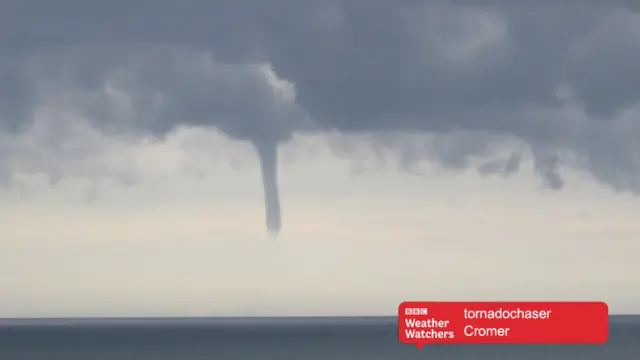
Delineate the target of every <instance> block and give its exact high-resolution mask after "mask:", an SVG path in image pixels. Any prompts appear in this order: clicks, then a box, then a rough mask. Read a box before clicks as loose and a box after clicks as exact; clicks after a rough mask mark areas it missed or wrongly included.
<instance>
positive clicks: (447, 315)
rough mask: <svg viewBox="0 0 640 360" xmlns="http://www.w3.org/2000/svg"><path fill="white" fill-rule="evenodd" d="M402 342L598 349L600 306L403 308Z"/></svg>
mask: <svg viewBox="0 0 640 360" xmlns="http://www.w3.org/2000/svg"><path fill="white" fill-rule="evenodd" d="M398 337H399V339H400V341H401V342H403V343H406V344H414V345H416V346H418V347H420V348H421V347H422V346H424V345H427V344H601V343H605V342H606V341H607V339H608V337H609V307H608V306H607V304H605V303H603V302H403V303H402V304H400V306H399V307H398Z"/></svg>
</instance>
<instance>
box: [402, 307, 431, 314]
mask: <svg viewBox="0 0 640 360" xmlns="http://www.w3.org/2000/svg"><path fill="white" fill-rule="evenodd" d="M404 314H405V315H427V314H429V309H427V308H406V309H404Z"/></svg>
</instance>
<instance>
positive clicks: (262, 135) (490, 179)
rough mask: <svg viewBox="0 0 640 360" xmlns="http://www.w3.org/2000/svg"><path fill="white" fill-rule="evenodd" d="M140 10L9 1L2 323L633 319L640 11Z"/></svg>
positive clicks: (217, 5) (1, 19)
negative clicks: (488, 309)
mask: <svg viewBox="0 0 640 360" xmlns="http://www.w3.org/2000/svg"><path fill="white" fill-rule="evenodd" d="M104 4H106V2H105V3H104ZM140 4H142V3H141V2H139V0H131V1H128V2H123V1H113V2H109V6H108V7H101V6H102V5H100V4H99V3H96V4H94V5H96V7H95V8H94V7H91V8H89V7H85V6H83V5H82V3H78V2H75V1H72V0H61V1H59V2H57V6H58V7H55V8H46V7H47V6H48V5H46V3H43V5H42V6H44V8H42V9H41V10H42V11H41V12H38V13H37V14H35V13H32V12H30V11H29V10H28V9H26V8H23V6H22V5H21V3H20V2H17V1H16V2H11V1H10V2H7V3H6V4H3V5H0V24H2V25H0V49H2V50H3V52H1V53H0V184H1V185H3V186H0V318H2V317H68V316H72V317H75V316H82V317H87V316H88V317H94V316H118V317H120V316H260V315H267V316H272V315H392V314H394V313H395V312H396V311H397V306H398V304H399V303H400V302H402V301H406V300H452V301H471V300H545V301H546V300H596V301H606V302H607V303H608V304H609V306H610V309H611V311H612V312H613V313H638V314H640V286H639V285H640V261H638V260H639V256H640V222H639V221H638V216H639V214H640V197H638V194H640V142H639V141H638V139H640V87H639V86H637V84H639V83H640V47H638V46H637V39H638V38H639V37H638V36H640V13H639V12H638V11H637V10H638V9H637V8H633V6H634V3H632V2H629V3H625V2H624V1H620V2H615V3H614V2H611V4H607V5H599V6H577V5H561V4H557V3H545V4H542V3H540V4H539V5H536V6H533V5H527V6H524V5H522V6H520V5H515V4H513V2H511V1H510V2H507V1H506V0H505V1H500V0H496V1H490V2H487V4H485V5H482V6H479V5H478V6H471V5H465V4H462V3H459V2H456V1H448V2H447V1H430V2H426V1H425V2H421V1H417V2H412V3H411V4H409V3H404V2H402V1H397V2H393V3H391V2H387V1H382V0H380V1H378V0H369V1H368V2H358V1H351V0H343V1H327V2H318V1H311V0H309V1H307V0H298V1H296V2H295V4H294V3H293V2H287V1H278V2H276V3H273V4H271V5H272V6H270V7H268V8H267V7H263V6H262V5H257V4H254V5H253V6H247V4H246V3H243V2H241V1H237V2H233V3H232V2H225V1H208V2H199V1H195V0H193V1H186V2H184V7H183V8H182V9H175V8H173V7H172V5H171V2H165V1H162V0H158V1H157V2H156V5H155V7H148V8H144V9H143V8H142V7H140V6H138V5H140ZM98 5H100V6H98ZM147 6H148V4H147ZM45 10H46V11H45ZM143 10H144V11H143ZM125 15H126V16H125ZM569 15H570V16H569ZM16 19H19V20H18V21H16ZM79 20H83V21H79ZM276 143H277V144H279V155H280V156H279V162H278V169H277V176H278V185H279V192H280V194H279V198H280V205H281V208H282V228H281V230H280V233H279V236H278V237H277V238H271V237H269V235H268V234H267V231H266V229H265V201H264V200H263V198H264V195H263V191H264V190H263V184H262V182H261V168H260V163H259V158H258V155H257V153H256V151H255V149H254V147H253V146H251V145H252V144H253V145H255V147H257V148H259V149H261V150H260V151H261V153H262V154H263V158H264V159H267V160H263V164H267V165H265V167H266V168H267V172H269V171H272V170H273V168H272V165H273V163H271V162H270V161H269V160H268V157H267V156H266V155H264V154H266V153H268V151H269V150H270V149H273V147H274V144H276ZM266 179H267V180H266V181H265V182H268V181H269V176H266ZM265 187H268V186H265ZM269 191H270V194H271V195H273V190H269ZM275 199H276V200H273V199H272V200H270V201H267V205H266V206H267V207H268V208H269V211H270V214H271V215H272V216H274V219H275V218H277V217H278V216H277V215H278V213H277V197H275ZM273 224H275V222H274V223H272V225H270V226H271V227H277V225H273Z"/></svg>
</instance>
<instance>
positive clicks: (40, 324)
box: [0, 316, 640, 360]
mask: <svg viewBox="0 0 640 360" xmlns="http://www.w3.org/2000/svg"><path fill="white" fill-rule="evenodd" d="M397 331H398V329H397V319H396V318H395V317H361V318H349V317H340V318H213V319H211V318H206V319H203V318H189V319H11V320H10V319H5V320H2V319H0V360H125V359H126V360H205V359H206V360H254V359H255V360H285V359H292V360H324V359H327V360H343V359H344V360H346V359H356V360H410V359H435V360H447V359H451V360H466V359H468V360H481V359H500V360H556V359H557V360H574V359H575V360H591V359H593V360H638V359H640V316H613V317H612V318H611V321H610V326H609V341H608V342H607V343H606V344H601V345H427V346H425V347H424V348H422V349H418V348H417V347H416V346H413V345H407V344H402V343H400V342H399V341H398V333H397Z"/></svg>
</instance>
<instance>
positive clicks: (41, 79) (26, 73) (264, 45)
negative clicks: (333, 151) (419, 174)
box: [0, 0, 640, 234]
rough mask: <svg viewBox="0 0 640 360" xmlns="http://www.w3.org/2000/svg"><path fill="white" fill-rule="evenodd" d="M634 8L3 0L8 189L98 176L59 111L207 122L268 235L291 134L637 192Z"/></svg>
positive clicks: (94, 118) (304, 0)
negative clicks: (244, 151) (253, 182)
mask: <svg viewBox="0 0 640 360" xmlns="http://www.w3.org/2000/svg"><path fill="white" fill-rule="evenodd" d="M250 3H252V4H250ZM636 3H637V2H633V1H609V2H606V3H604V2H603V3H602V4H598V5H587V4H583V3H581V2H545V1H543V2H537V3H536V4H535V5H533V4H529V3H527V4H525V3H516V2H514V1H507V0H492V1H486V2H482V4H477V3H476V2H473V3H471V2H467V1H427V0H423V1H420V0H418V1H400V0H399V1H388V0H369V1H358V0H336V1H324V2H319V1H311V0H299V1H295V2H290V1H275V2H270V3H269V5H268V6H267V5H266V4H263V3H262V2H258V3H253V2H240V1H236V2H229V1H222V0H211V1H198V0H192V1H185V2H184V3H181V5H180V8H179V9H178V8H176V7H175V4H174V2H170V1H166V0H158V1H155V2H153V3H148V2H146V1H145V2H143V1H142V0H130V1H123V0H114V1H110V2H109V3H108V4H106V3H105V4H106V5H105V4H102V5H95V4H92V5H91V6H88V5H86V4H85V3H83V2H78V1H75V0H60V1H56V3H55V5H51V4H49V3H48V2H42V3H41V4H39V9H37V10H34V9H33V8H32V7H29V6H25V5H24V1H13V0H9V1H5V2H3V5H2V6H1V11H0V24H1V25H0V49H1V50H2V51H1V52H0V80H1V81H0V149H2V152H1V153H0V179H11V178H12V177H13V175H14V174H16V173H19V172H32V173H43V172H44V173H47V174H49V175H51V176H53V177H56V178H60V177H65V176H87V177H97V176H108V174H104V169H103V168H102V167H100V166H93V167H86V166H84V167H80V166H75V165H74V164H77V163H78V162H79V160H78V159H79V158H81V157H82V156H83V154H87V153H90V152H91V151H94V149H93V147H94V144H90V145H87V147H89V148H90V150H91V151H88V150H87V149H83V148H81V147H75V148H73V149H72V148H69V147H65V146H64V144H65V141H66V140H65V139H63V138H60V137H64V136H74V135H65V134H72V133H73V132H72V131H71V132H68V131H62V132H60V131H58V132H56V131H55V128H56V126H57V125H53V124H54V123H55V124H60V121H59V119H53V120H43V116H42V114H43V113H46V114H50V113H53V112H55V113H56V114H64V115H60V117H62V118H73V119H77V118H81V119H83V121H85V122H86V123H87V124H88V125H89V126H91V128H93V129H94V130H96V131H100V132H103V133H104V134H109V135H112V134H113V133H118V135H121V134H125V135H127V137H128V138H148V137H150V136H153V137H157V138H162V137H164V136H166V135H167V134H169V133H171V132H172V131H175V130H176V129H178V128H181V127H206V128H215V129H218V130H220V131H221V132H223V133H225V134H226V135H228V136H229V137H231V138H233V139H237V140H241V141H248V142H250V143H251V144H253V145H254V146H255V148H256V150H257V152H258V156H259V159H260V166H261V171H262V180H263V185H264V192H265V196H264V197H265V209H266V223H267V227H268V229H269V231H270V232H273V233H276V234H277V233H278V232H279V231H280V228H281V218H280V201H279V199H278V186H277V149H278V145H281V144H283V143H286V141H287V140H288V139H290V138H291V137H292V136H293V135H296V134H308V133H338V134H339V135H340V136H344V137H350V136H352V135H353V136H354V137H359V136H362V138H365V139H366V140H365V143H366V145H367V146H368V147H370V149H371V150H372V151H373V152H375V151H377V150H378V149H380V148H383V149H384V150H385V151H388V152H391V153H393V154H394V155H396V156H397V157H399V158H400V159H399V160H400V161H399V162H400V163H401V164H403V166H405V165H406V166H405V168H403V169H412V166H413V165H415V163H418V162H421V161H425V160H429V161H434V162H436V163H438V164H440V165H442V166H443V167H446V168H456V169H462V168H474V169H475V170H476V171H478V172H479V173H481V174H482V175H483V176H491V175H493V176H505V177H506V176H509V175H510V174H513V173H517V172H519V171H521V169H523V168H525V166H523V165H524V164H525V162H526V163H529V164H532V166H531V167H533V169H534V171H533V173H534V174H535V176H537V177H539V181H540V183H542V184H543V185H544V186H545V187H547V188H550V189H555V190H559V191H560V190H562V188H563V187H565V186H566V185H568V184H569V181H567V179H566V178H565V176H564V174H563V172H564V170H565V169H567V168H571V169H572V170H578V171H581V172H584V173H586V174H588V175H590V176H591V177H592V178H593V179H595V180H596V181H599V182H600V183H602V184H604V185H606V186H608V187H609V188H610V189H613V190H615V191H620V192H627V193H632V194H636V195H637V194H640V142H638V141H637V139H639V138H640V120H638V119H640V86H638V85H637V84H640V47H639V46H638V40H637V39H638V38H639V37H640V12H638V6H637V5H636ZM143 9H144V11H143ZM116 18H117V19H118V26H114V24H113V23H112V21H111V20H112V19H116ZM16 19H18V20H16ZM47 121H49V122H50V125H49V126H41V125H42V122H47ZM36 125H37V126H39V127H38V129H51V130H50V132H51V133H52V134H49V135H46V136H45V135H43V136H44V137H55V141H44V142H41V145H39V146H40V147H41V149H39V150H38V151H33V149H31V150H25V148H24V146H23V144H20V143H18V142H16V140H15V139H17V138H19V137H20V134H21V133H23V132H25V131H28V130H29V129H32V128H33V127H34V126H36ZM47 131H49V130H47ZM39 134H44V133H42V132H41V133H39ZM47 134H48V133H47ZM461 134H462V135H461ZM408 138H411V139H414V140H415V139H416V138H421V139H422V140H420V141H418V140H416V141H414V140H411V141H408V140H407V139H408ZM87 142H88V143H89V142H90V141H87ZM500 147H503V149H500V150H499V151H498V150H495V149H496V148H500ZM503 150H504V151H503ZM54 153H55V154H58V153H59V154H61V156H55V157H54V156H45V155H42V156H40V155H38V154H54ZM344 153H345V156H353V157H357V156H354V154H353V153H350V152H349V150H347V151H345V152H344ZM34 154H35V155H34ZM505 154H506V155H505ZM36 155H37V156H36ZM70 159H71V160H70ZM356 161H357V159H356ZM88 169H100V170H99V171H98V170H96V172H98V174H92V173H90V172H91V171H90V170H88ZM132 171H133V170H132ZM80 174H81V175H80ZM119 176H120V175H119ZM123 176H124V175H123ZM125 177H126V176H125ZM129 178H130V177H129ZM5 182H10V181H9V180H7V181H5Z"/></svg>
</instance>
